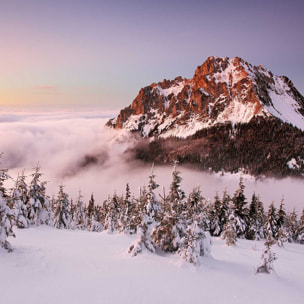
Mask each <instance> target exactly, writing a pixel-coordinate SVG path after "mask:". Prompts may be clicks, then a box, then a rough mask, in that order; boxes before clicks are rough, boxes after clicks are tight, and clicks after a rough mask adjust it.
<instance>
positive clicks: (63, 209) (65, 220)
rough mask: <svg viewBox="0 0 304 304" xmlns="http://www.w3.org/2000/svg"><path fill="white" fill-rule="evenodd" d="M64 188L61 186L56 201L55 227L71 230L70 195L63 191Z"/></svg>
mask: <svg viewBox="0 0 304 304" xmlns="http://www.w3.org/2000/svg"><path fill="white" fill-rule="evenodd" d="M63 188H64V186H63V185H60V186H59V191H58V195H57V201H56V206H57V208H56V211H55V215H54V217H55V219H54V226H55V228H58V229H69V228H70V212H69V197H68V194H67V193H65V192H64V191H63Z"/></svg>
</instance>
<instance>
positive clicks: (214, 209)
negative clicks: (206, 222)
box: [209, 193, 223, 236]
mask: <svg viewBox="0 0 304 304" xmlns="http://www.w3.org/2000/svg"><path fill="white" fill-rule="evenodd" d="M210 207H211V208H210V212H209V219H210V234H211V235H212V236H219V235H220V234H221V233H222V229H223V227H222V226H221V224H222V222H221V215H222V202H221V201H220V198H219V196H218V193H216V195H215V198H214V203H213V204H212V205H211V206H210Z"/></svg>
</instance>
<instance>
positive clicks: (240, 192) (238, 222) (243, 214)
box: [232, 176, 248, 238]
mask: <svg viewBox="0 0 304 304" xmlns="http://www.w3.org/2000/svg"><path fill="white" fill-rule="evenodd" d="M244 190H245V186H244V183H243V177H242V176H241V177H240V181H239V188H238V189H237V191H236V192H235V194H234V196H233V198H232V205H233V218H234V221H235V227H236V234H237V236H238V237H239V238H244V237H245V233H246V228H247V222H248V209H247V206H246V205H247V202H246V197H245V194H244Z"/></svg>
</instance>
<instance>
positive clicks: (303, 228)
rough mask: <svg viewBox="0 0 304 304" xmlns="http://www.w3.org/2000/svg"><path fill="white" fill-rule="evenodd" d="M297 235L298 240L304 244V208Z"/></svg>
mask: <svg viewBox="0 0 304 304" xmlns="http://www.w3.org/2000/svg"><path fill="white" fill-rule="evenodd" d="M296 237H297V242H299V243H300V244H304V209H303V211H302V215H301V218H300V220H299V222H298V225H297V230H296Z"/></svg>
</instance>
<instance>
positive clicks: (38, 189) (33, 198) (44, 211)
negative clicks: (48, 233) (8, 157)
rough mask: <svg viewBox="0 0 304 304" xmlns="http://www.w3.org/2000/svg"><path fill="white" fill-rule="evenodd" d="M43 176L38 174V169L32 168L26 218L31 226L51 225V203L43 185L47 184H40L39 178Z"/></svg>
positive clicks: (37, 167)
mask: <svg viewBox="0 0 304 304" xmlns="http://www.w3.org/2000/svg"><path fill="white" fill-rule="evenodd" d="M42 175H43V174H42V173H41V172H40V167H39V165H37V166H36V167H35V168H34V173H33V174H32V175H31V176H32V181H31V183H30V187H29V191H28V197H29V201H28V204H27V208H28V218H29V222H30V224H31V225H40V224H47V225H50V224H51V220H52V213H51V202H50V200H49V198H48V197H47V195H46V193H45V191H46V190H45V185H46V183H47V182H45V181H44V182H41V181H40V178H41V176H42Z"/></svg>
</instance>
